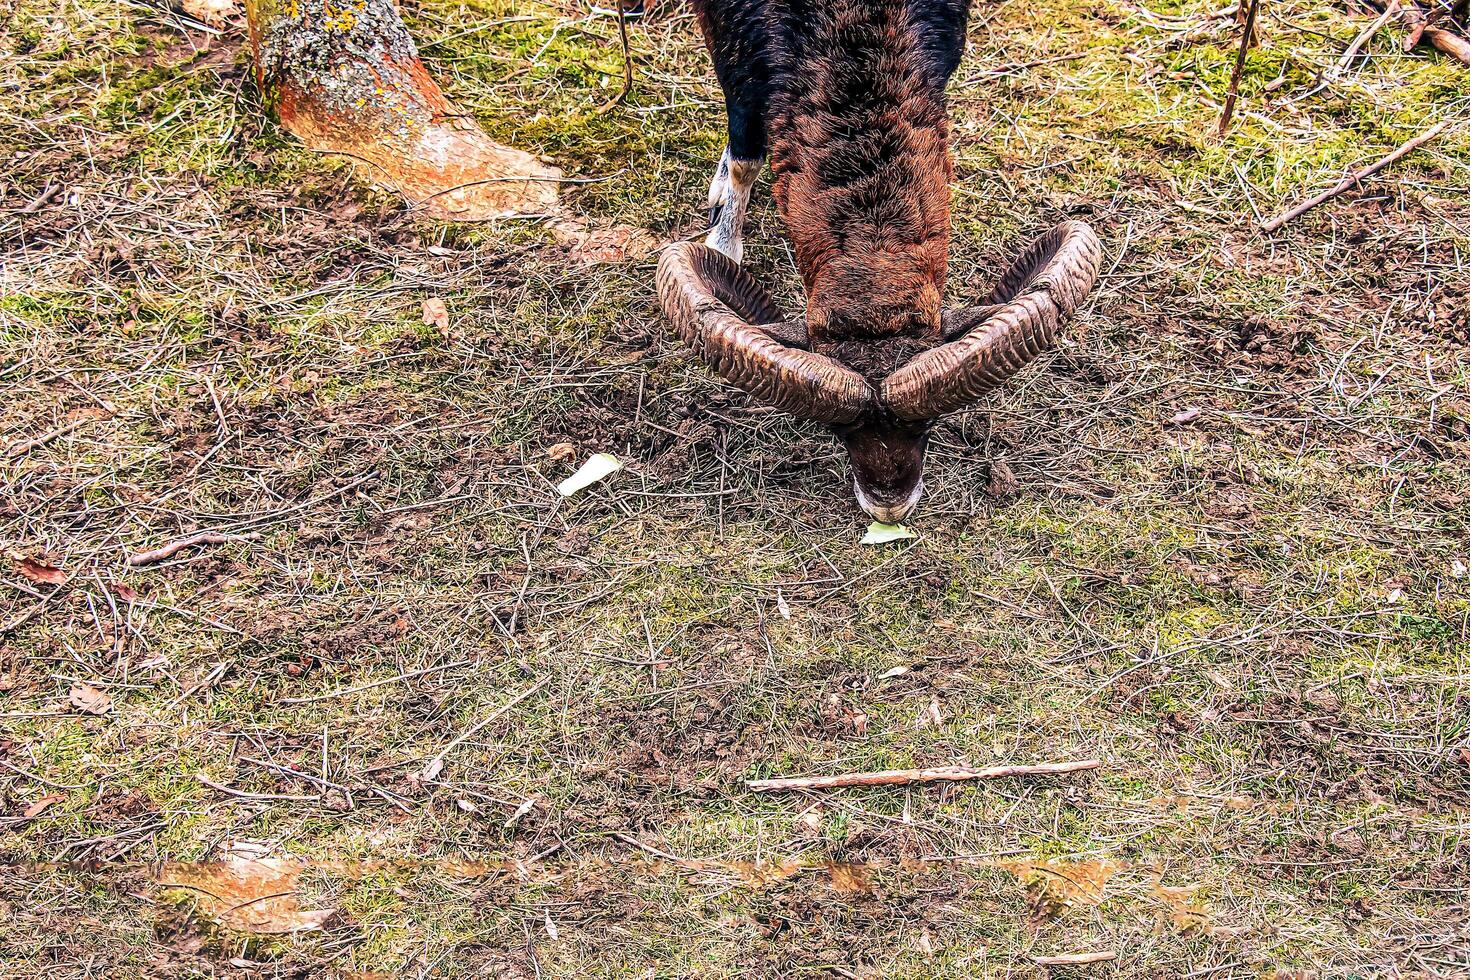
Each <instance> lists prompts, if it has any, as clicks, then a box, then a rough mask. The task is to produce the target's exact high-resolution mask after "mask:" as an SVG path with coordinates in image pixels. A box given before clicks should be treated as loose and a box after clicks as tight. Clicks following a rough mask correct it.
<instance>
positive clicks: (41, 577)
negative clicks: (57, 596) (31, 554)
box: [15, 558, 71, 585]
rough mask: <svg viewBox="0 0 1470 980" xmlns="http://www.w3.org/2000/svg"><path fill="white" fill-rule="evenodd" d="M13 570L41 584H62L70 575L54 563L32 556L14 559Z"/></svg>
mask: <svg viewBox="0 0 1470 980" xmlns="http://www.w3.org/2000/svg"><path fill="white" fill-rule="evenodd" d="M15 570H16V571H17V572H20V576H21V578H24V579H28V580H30V581H32V582H39V583H41V584H43V585H64V584H66V580H67V579H69V578H70V577H71V576H69V575H67V574H66V572H63V571H62V570H61V569H59V568H57V567H56V566H55V565H48V564H46V563H45V562H39V561H36V560H35V559H34V558H17V559H15Z"/></svg>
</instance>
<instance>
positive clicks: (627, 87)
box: [597, 0, 633, 113]
mask: <svg viewBox="0 0 1470 980" xmlns="http://www.w3.org/2000/svg"><path fill="white" fill-rule="evenodd" d="M627 2H628V0H617V14H618V43H619V44H621V45H622V48H623V87H622V90H621V91H619V92H618V94H617V95H616V96H614V97H613V98H612V99H610V100H609V101H607V102H605V103H603V104H602V105H601V106H600V107H598V110H597V111H598V112H599V113H602V112H608V111H609V110H612V109H615V108H617V107H618V106H620V105H622V104H623V103H624V102H626V101H627V100H628V96H629V94H631V93H632V91H633V55H632V53H631V51H630V50H629V47H628V11H627V10H626V9H625V8H624V4H626V3H627Z"/></svg>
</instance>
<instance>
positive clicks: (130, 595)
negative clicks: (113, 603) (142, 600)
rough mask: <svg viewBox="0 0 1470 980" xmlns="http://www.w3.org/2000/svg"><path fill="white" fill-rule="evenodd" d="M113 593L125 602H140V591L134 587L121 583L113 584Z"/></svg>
mask: <svg viewBox="0 0 1470 980" xmlns="http://www.w3.org/2000/svg"><path fill="white" fill-rule="evenodd" d="M112 591H114V592H116V593H117V597H118V598H119V599H121V600H122V601H123V602H137V601H138V590H137V589H134V588H133V587H132V586H128V585H123V584H122V583H121V582H113V583H112Z"/></svg>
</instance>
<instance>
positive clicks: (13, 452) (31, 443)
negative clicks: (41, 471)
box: [5, 418, 92, 459]
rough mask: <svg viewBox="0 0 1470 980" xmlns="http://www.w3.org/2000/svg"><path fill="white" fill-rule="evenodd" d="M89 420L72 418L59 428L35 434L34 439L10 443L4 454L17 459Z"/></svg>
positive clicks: (74, 429) (72, 430)
mask: <svg viewBox="0 0 1470 980" xmlns="http://www.w3.org/2000/svg"><path fill="white" fill-rule="evenodd" d="M90 421H92V419H90V418H80V419H73V420H72V421H70V422H68V423H66V424H65V425H63V426H62V427H61V428H59V429H52V430H51V431H50V432H47V433H44V434H43V435H39V436H36V437H35V438H34V439H25V440H23V441H21V442H17V443H14V444H12V445H11V446H10V447H9V448H7V449H6V450H5V455H6V456H8V457H10V458H11V459H19V458H20V457H22V456H24V455H25V454H26V453H28V452H30V451H31V450H32V449H40V448H41V447H42V446H44V445H46V444H47V443H48V442H52V441H54V440H56V439H60V438H61V437H62V436H64V435H67V434H68V433H71V432H75V431H76V430H77V429H80V428H81V427H82V426H84V425H86V424H87V423H88V422H90Z"/></svg>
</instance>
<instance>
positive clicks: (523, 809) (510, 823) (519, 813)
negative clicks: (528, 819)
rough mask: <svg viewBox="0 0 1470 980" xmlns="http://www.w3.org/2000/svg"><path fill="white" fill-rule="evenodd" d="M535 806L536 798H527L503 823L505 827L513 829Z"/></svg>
mask: <svg viewBox="0 0 1470 980" xmlns="http://www.w3.org/2000/svg"><path fill="white" fill-rule="evenodd" d="M535 806H536V797H534V796H531V797H528V798H527V799H526V802H524V803H522V804H521V805H520V806H518V807H516V812H515V813H512V814H511V815H510V819H509V820H507V821H506V822H505V825H506V826H507V827H514V826H515V825H516V824H517V823H518V822H519V821H520V819H521V818H522V817H524V816H525V815H526V814H528V813H530V812H531V810H532V809H534V808H535Z"/></svg>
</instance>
